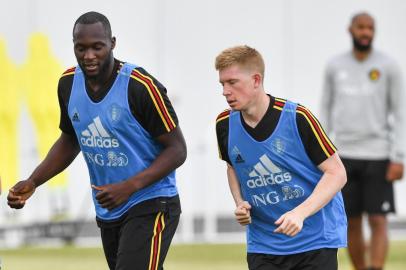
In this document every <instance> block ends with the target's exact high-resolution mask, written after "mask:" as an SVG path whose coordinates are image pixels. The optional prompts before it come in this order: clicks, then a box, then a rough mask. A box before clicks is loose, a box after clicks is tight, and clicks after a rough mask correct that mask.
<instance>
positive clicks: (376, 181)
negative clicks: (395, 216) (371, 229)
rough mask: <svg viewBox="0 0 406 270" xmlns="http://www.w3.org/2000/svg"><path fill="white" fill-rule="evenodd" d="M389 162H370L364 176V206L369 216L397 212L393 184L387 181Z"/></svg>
mask: <svg viewBox="0 0 406 270" xmlns="http://www.w3.org/2000/svg"><path fill="white" fill-rule="evenodd" d="M388 164H389V161H388V160H374V161H369V162H368V166H367V168H366V170H365V174H364V176H363V183H364V187H363V188H364V197H363V204H364V208H365V211H366V212H367V213H368V214H387V213H390V212H395V204H394V192H393V184H392V183H391V182H388V181H387V180H386V172H387V168H388Z"/></svg>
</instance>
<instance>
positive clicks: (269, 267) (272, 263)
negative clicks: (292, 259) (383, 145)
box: [247, 253, 290, 270]
mask: <svg viewBox="0 0 406 270" xmlns="http://www.w3.org/2000/svg"><path fill="white" fill-rule="evenodd" d="M286 257H287V256H280V255H271V254H262V253H248V254H247V263H248V269H249V270H289V269H290V266H289V264H286Z"/></svg>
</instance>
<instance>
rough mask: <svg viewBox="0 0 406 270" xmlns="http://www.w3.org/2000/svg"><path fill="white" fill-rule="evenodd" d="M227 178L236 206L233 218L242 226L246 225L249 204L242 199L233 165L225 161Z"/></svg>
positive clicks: (248, 219)
mask: <svg viewBox="0 0 406 270" xmlns="http://www.w3.org/2000/svg"><path fill="white" fill-rule="evenodd" d="M227 178H228V185H229V187H230V191H231V195H232V196H233V199H234V202H235V206H236V209H235V211H234V215H235V218H236V219H237V221H238V223H240V224H241V225H243V226H244V225H247V224H249V223H251V214H250V209H251V205H250V204H249V203H248V202H247V201H244V199H243V197H242V194H241V189H240V183H239V182H238V179H237V175H236V174H235V171H234V169H233V167H231V166H230V165H229V164H228V163H227Z"/></svg>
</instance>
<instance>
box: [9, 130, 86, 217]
mask: <svg viewBox="0 0 406 270" xmlns="http://www.w3.org/2000/svg"><path fill="white" fill-rule="evenodd" d="M79 152H80V149H79V145H78V143H77V141H76V138H75V137H74V135H69V134H66V133H63V132H62V133H61V136H60V137H59V138H58V140H57V141H56V142H55V143H54V145H53V146H52V147H51V149H50V150H49V152H48V154H47V156H46V157H45V159H44V160H43V161H42V162H41V163H40V164H39V165H38V167H37V168H36V169H35V170H34V172H33V173H32V174H31V176H30V177H29V178H28V179H26V180H23V181H19V182H18V183H17V184H16V185H14V186H13V187H12V188H11V189H10V190H9V193H8V196H7V201H8V205H9V206H10V207H11V208H15V209H20V208H23V207H24V205H25V202H26V201H27V200H28V198H30V197H31V195H32V194H33V193H34V192H35V189H36V188H37V187H38V186H40V185H42V184H43V183H45V182H46V181H48V180H49V179H51V178H52V177H54V176H55V175H57V174H58V173H60V172H62V171H63V170H64V169H66V167H68V166H69V165H70V164H71V163H72V161H73V160H74V159H75V157H76V156H77V155H78V154H79Z"/></svg>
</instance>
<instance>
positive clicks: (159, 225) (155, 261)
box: [148, 212, 165, 270]
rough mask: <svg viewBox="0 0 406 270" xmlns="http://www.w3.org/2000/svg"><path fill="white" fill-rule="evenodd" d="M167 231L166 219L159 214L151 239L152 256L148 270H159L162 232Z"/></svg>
mask: <svg viewBox="0 0 406 270" xmlns="http://www.w3.org/2000/svg"><path fill="white" fill-rule="evenodd" d="M164 229H165V218H164V214H163V213H162V212H159V213H158V215H157V216H156V218H155V224H154V231H153V235H152V239H151V253H150V254H151V255H150V258H149V267H148V270H157V269H158V265H159V255H160V253H161V243H162V232H163V231H164Z"/></svg>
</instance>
